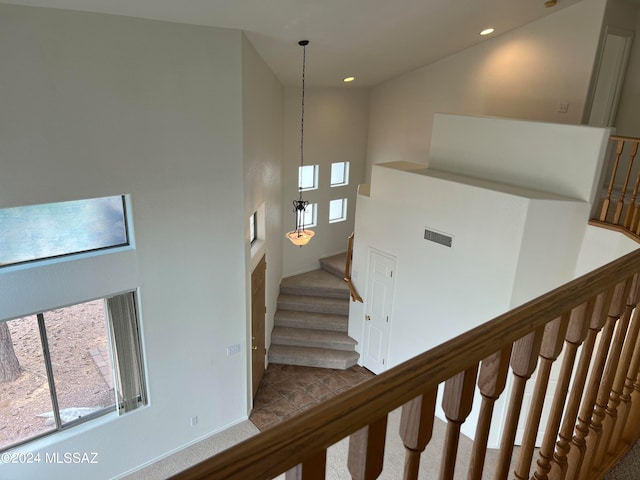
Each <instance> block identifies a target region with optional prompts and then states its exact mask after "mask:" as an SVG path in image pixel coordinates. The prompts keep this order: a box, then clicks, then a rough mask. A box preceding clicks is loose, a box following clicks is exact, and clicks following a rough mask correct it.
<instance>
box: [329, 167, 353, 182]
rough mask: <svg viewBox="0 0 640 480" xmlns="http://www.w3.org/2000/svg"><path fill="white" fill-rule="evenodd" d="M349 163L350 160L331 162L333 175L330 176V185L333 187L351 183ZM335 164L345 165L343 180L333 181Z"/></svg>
mask: <svg viewBox="0 0 640 480" xmlns="http://www.w3.org/2000/svg"><path fill="white" fill-rule="evenodd" d="M349 163H350V162H332V163H331V176H330V177H329V186H331V187H332V188H333V187H344V186H346V185H349ZM334 165H343V167H342V180H341V181H340V182H335V183H334V181H333V177H334Z"/></svg>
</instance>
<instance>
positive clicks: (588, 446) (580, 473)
mask: <svg viewBox="0 0 640 480" xmlns="http://www.w3.org/2000/svg"><path fill="white" fill-rule="evenodd" d="M629 286H630V282H627V281H625V282H620V283H618V284H617V285H616V286H615V287H614V289H613V297H612V300H611V304H610V305H609V310H608V312H607V320H606V321H605V325H604V327H603V329H602V331H601V332H600V339H599V343H598V350H597V352H596V355H595V358H594V359H593V366H592V369H591V374H590V375H589V381H588V384H587V388H586V390H585V395H584V397H583V399H582V405H581V406H580V413H579V414H578V423H577V425H576V428H575V434H574V438H573V440H572V441H573V443H574V444H575V445H576V446H577V447H578V448H579V449H580V450H579V451H580V454H581V455H580V457H579V458H577V459H573V457H572V456H571V452H569V453H570V456H569V459H570V460H574V461H569V469H568V471H567V478H570V479H582V478H588V475H586V476H585V473H586V472H589V470H590V469H591V464H592V460H593V455H594V454H595V449H596V447H597V443H596V442H597V439H598V438H599V436H600V422H599V421H598V422H597V423H594V422H592V421H591V420H592V415H593V409H594V406H595V404H596V399H597V395H598V391H599V387H600V382H601V381H602V375H603V372H604V367H605V364H606V361H607V353H608V351H609V346H610V344H611V338H612V336H613V330H614V328H615V325H616V322H617V321H618V319H619V318H620V314H621V313H622V308H623V304H624V303H625V299H626V297H627V295H628V294H629ZM572 448H573V447H572Z"/></svg>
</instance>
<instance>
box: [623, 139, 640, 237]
mask: <svg viewBox="0 0 640 480" xmlns="http://www.w3.org/2000/svg"><path fill="white" fill-rule="evenodd" d="M637 154H638V142H635V143H633V147H632V148H631V156H630V157H629V164H630V165H633V161H634V159H635V158H636V155H637ZM639 189H640V172H638V175H636V183H635V185H634V187H633V193H632V194H631V202H629V208H628V209H627V214H626V215H625V217H624V227H625V228H627V229H629V230H631V231H634V230H635V229H636V228H637V226H638V206H637V205H636V198H637V196H638V190H639Z"/></svg>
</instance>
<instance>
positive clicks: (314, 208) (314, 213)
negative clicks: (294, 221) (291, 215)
mask: <svg viewBox="0 0 640 480" xmlns="http://www.w3.org/2000/svg"><path fill="white" fill-rule="evenodd" d="M308 209H310V211H307V210H308ZM308 216H311V221H310V222H307V221H306V219H307V217H308ZM317 226H318V204H317V203H309V204H308V205H307V207H306V208H305V209H304V217H303V224H302V229H303V230H304V229H305V228H313V227H317Z"/></svg>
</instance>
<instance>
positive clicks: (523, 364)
mask: <svg viewBox="0 0 640 480" xmlns="http://www.w3.org/2000/svg"><path fill="white" fill-rule="evenodd" d="M543 334H544V328H541V329H539V330H537V331H535V332H531V333H530V334H529V335H527V336H525V337H522V338H521V339H520V340H518V341H516V342H515V343H514V345H513V352H512V353H511V370H512V371H513V375H514V381H513V387H512V389H511V398H510V399H509V407H508V410H507V418H506V420H505V424H504V430H503V431H502V439H501V440H500V453H499V455H498V463H497V465H496V473H495V477H494V478H495V480H506V478H507V476H508V475H509V468H510V464H511V456H512V454H513V443H514V441H515V438H516V430H517V428H518V418H519V417H520V410H521V409H522V398H523V396H524V389H525V386H526V385H527V380H529V379H530V378H531V375H532V374H533V372H534V371H535V369H536V365H537V362H538V353H540V345H541V344H542V336H543Z"/></svg>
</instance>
